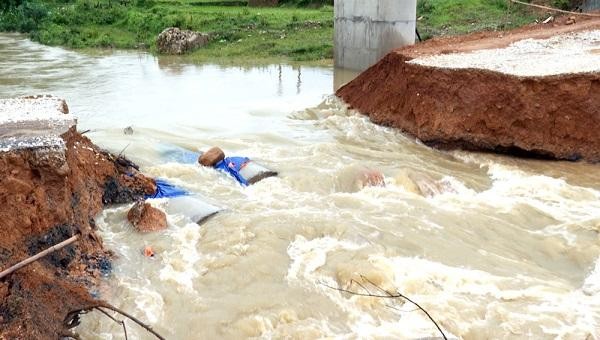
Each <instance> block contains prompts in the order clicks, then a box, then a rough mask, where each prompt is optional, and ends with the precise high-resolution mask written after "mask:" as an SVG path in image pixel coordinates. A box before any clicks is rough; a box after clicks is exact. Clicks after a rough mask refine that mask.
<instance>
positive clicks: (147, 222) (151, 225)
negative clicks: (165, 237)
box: [127, 201, 167, 232]
mask: <svg viewBox="0 0 600 340" xmlns="http://www.w3.org/2000/svg"><path fill="white" fill-rule="evenodd" d="M127 219H128V220H129V222H131V224H132V225H133V226H134V227H135V228H136V229H137V230H138V231H141V232H151V231H159V230H163V229H166V228H167V215H165V213H164V212H162V211H160V210H158V209H156V208H154V207H153V206H151V205H150V204H148V203H146V202H143V201H138V202H136V203H135V204H134V205H133V207H131V209H130V210H129V213H127Z"/></svg>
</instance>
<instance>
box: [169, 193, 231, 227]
mask: <svg viewBox="0 0 600 340" xmlns="http://www.w3.org/2000/svg"><path fill="white" fill-rule="evenodd" d="M164 209H165V212H166V213H167V214H169V215H183V216H185V217H187V218H189V219H190V220H192V221H193V222H196V223H197V224H202V223H204V222H206V221H207V220H208V219H209V218H211V217H213V216H214V215H216V214H218V213H219V211H221V208H219V207H217V206H214V205H212V204H210V203H207V202H206V201H204V199H203V198H202V197H201V196H197V195H186V196H178V197H173V198H169V199H167V201H166V203H164Z"/></svg>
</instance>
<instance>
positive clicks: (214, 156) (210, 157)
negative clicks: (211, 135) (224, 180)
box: [198, 147, 225, 166]
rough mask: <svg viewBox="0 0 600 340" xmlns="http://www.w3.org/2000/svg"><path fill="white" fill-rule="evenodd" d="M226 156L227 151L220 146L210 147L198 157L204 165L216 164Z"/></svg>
mask: <svg viewBox="0 0 600 340" xmlns="http://www.w3.org/2000/svg"><path fill="white" fill-rule="evenodd" d="M224 158H225V153H224V152H223V150H221V149H220V148H218V147H213V148H210V149H208V151H206V152H205V153H203V154H202V156H200V158H198V162H199V163H200V164H201V165H203V166H215V165H216V164H217V163H219V162H220V161H222V160H223V159H224Z"/></svg>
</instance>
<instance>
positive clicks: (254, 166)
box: [240, 161, 277, 184]
mask: <svg viewBox="0 0 600 340" xmlns="http://www.w3.org/2000/svg"><path fill="white" fill-rule="evenodd" d="M240 175H242V177H244V179H245V180H246V182H248V184H254V183H256V182H258V181H261V180H263V179H265V178H268V177H274V176H277V171H273V170H271V169H268V168H266V167H264V166H262V165H260V164H258V163H256V162H254V161H250V162H248V163H247V164H246V165H245V166H244V167H243V168H242V169H241V170H240Z"/></svg>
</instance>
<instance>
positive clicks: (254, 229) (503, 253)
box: [0, 34, 600, 339]
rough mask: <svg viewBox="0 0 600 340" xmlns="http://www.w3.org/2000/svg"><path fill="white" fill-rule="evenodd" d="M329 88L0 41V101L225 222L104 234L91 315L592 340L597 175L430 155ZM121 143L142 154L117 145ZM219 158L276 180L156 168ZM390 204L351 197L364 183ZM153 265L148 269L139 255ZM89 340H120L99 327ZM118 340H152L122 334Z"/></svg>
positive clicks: (403, 334)
mask: <svg viewBox="0 0 600 340" xmlns="http://www.w3.org/2000/svg"><path fill="white" fill-rule="evenodd" d="M333 83H334V70H333V68H331V67H311V66H307V65H293V66H290V65H267V66H253V65H242V66H218V65H189V64H184V63H181V61H179V60H178V59H177V58H164V59H163V58H161V59H157V58H155V57H154V56H152V55H149V54H146V53H136V52H119V51H114V52H104V53H100V54H99V53H97V52H96V53H78V52H72V51H67V50H64V49H60V48H54V47H47V46H41V45H39V44H36V43H33V42H31V41H29V40H27V39H25V38H24V37H23V36H19V35H11V34H2V35H0V97H2V98H5V97H12V96H21V95H30V94H39V93H51V94H55V95H57V96H60V97H63V98H65V99H66V100H67V102H68V103H69V106H70V109H71V112H73V113H75V115H76V116H77V117H78V120H79V130H80V131H84V130H88V129H89V130H90V131H89V132H87V136H89V137H90V138H91V139H92V140H93V141H94V142H95V143H96V144H98V145H100V146H102V147H105V148H107V149H109V150H112V151H113V152H116V153H118V152H121V151H122V150H124V151H123V152H124V154H125V155H127V156H128V157H130V158H131V159H133V160H134V161H136V162H137V163H138V164H139V165H140V166H141V170H142V171H143V172H145V173H146V174H148V175H151V176H158V177H162V178H166V179H167V180H169V181H171V182H173V183H175V184H177V185H180V186H182V187H184V188H186V189H188V190H190V191H193V192H197V193H199V194H201V195H203V196H204V197H206V198H207V200H209V202H210V203H213V204H217V205H219V206H221V207H224V208H226V210H225V211H223V212H222V213H220V214H218V215H217V216H215V217H214V218H212V219H210V220H209V221H208V222H207V223H205V224H203V225H201V226H198V225H196V224H194V223H191V222H190V221H189V220H186V219H185V218H184V217H183V216H177V215H172V216H168V222H169V227H168V229H167V230H166V231H164V232H158V233H151V234H140V233H137V232H136V231H134V229H133V228H132V227H131V226H130V225H129V224H128V222H127V221H126V214H127V211H128V208H129V206H117V207H113V208H110V209H106V210H105V211H104V212H102V213H101V214H99V216H97V224H98V226H99V229H100V232H101V235H102V237H103V238H104V242H105V245H106V246H107V247H108V248H109V249H111V250H113V251H114V253H115V254H116V255H117V257H116V259H115V261H114V263H113V267H114V271H113V273H112V274H111V275H110V276H108V277H107V278H106V279H105V280H104V282H103V284H102V286H101V287H100V288H99V290H98V291H97V292H94V293H95V294H97V295H98V296H100V297H101V298H103V299H106V300H107V301H109V302H111V303H112V304H114V305H115V306H117V307H120V308H122V309H124V310H126V311H129V312H131V313H132V314H134V315H136V316H138V317H139V318H141V319H143V320H146V321H148V322H149V323H150V324H151V325H152V326H153V327H154V328H155V329H156V330H157V331H158V332H159V333H161V334H163V335H164V336H165V337H167V338H168V339H240V338H253V337H256V338H266V339H269V338H277V339H278V338H286V339H288V338H289V339H315V338H341V339H398V338H400V339H416V338H426V337H437V336H440V335H439V333H438V332H437V330H436V328H435V326H434V325H433V324H432V323H431V322H430V321H429V320H428V319H427V317H426V316H425V315H424V314H423V313H421V312H419V311H417V310H415V307H414V306H412V305H410V304H409V303H406V302H405V301H402V300H400V299H378V298H370V297H360V296H352V295H349V294H345V293H341V292H339V291H337V290H334V289H331V288H329V287H327V286H334V287H342V288H346V289H349V290H352V291H356V292H361V293H366V292H367V291H369V292H371V293H374V294H383V292H382V291H381V290H378V288H377V287H374V285H376V286H378V287H379V288H381V289H386V290H390V291H399V292H401V293H403V294H405V295H407V296H409V297H410V298H412V299H413V300H415V301H416V302H418V303H420V304H421V305H422V306H423V307H424V308H425V309H427V310H428V311H429V313H430V314H431V315H432V317H433V318H434V319H435V320H436V321H437V322H438V323H439V324H440V326H442V328H443V329H444V331H445V332H446V334H447V335H448V336H449V337H451V338H462V339H504V338H505V339H546V338H547V339H554V338H561V339H600V261H599V260H598V258H599V256H600V238H599V234H598V232H599V230H600V172H599V171H598V169H599V168H598V166H596V165H589V164H585V163H568V162H550V161H537V160H524V159H515V158H510V157H504V156H496V155H490V154H479V153H471V152H462V151H455V152H450V153H447V152H441V151H437V150H433V149H430V148H428V147H425V146H423V145H421V144H419V143H418V142H416V141H415V140H414V138H410V137H407V136H405V135H403V134H401V133H399V132H398V131H396V130H394V129H390V128H385V127H380V126H377V125H374V124H372V123H371V122H370V121H369V120H368V119H366V118H365V117H364V116H361V115H359V114H357V113H355V112H352V111H349V110H348V109H347V108H346V107H345V106H344V105H343V103H341V102H339V101H338V100H337V99H336V98H335V97H332V96H331V94H332V92H333ZM128 126H131V127H132V129H133V134H131V135H126V134H124V130H123V129H124V128H126V127H128ZM164 144H172V145H178V146H181V147H185V148H189V149H192V150H205V149H207V148H208V147H210V146H214V145H217V146H220V147H221V148H223V149H224V150H225V151H226V152H227V153H228V154H231V155H244V156H249V157H251V158H253V159H255V160H257V161H259V162H260V163H262V164H264V165H266V166H268V167H270V168H273V169H276V170H277V171H279V173H280V176H279V177H277V178H269V179H266V180H264V181H261V182H259V183H258V184H256V185H254V186H250V187H246V188H244V187H242V186H240V185H238V184H236V182H234V181H233V180H232V179H231V178H229V177H227V176H225V175H224V174H222V173H219V172H217V171H215V170H212V169H207V168H201V167H199V166H195V165H187V164H177V163H172V162H167V161H166V160H164V159H163V158H161V154H160V152H157V148H158V147H159V146H160V145H164ZM364 168H370V169H377V170H380V171H382V172H383V173H384V174H385V184H386V185H385V187H366V188H360V186H358V185H357V183H356V178H357V176H358V175H359V174H360V172H361V171H362V170H361V169H364ZM146 245H151V246H152V247H154V249H155V251H156V253H157V256H156V257H155V258H146V257H144V256H143V255H142V254H141V249H142V248H143V247H144V246H146ZM77 331H78V332H79V333H80V334H81V335H82V336H83V338H84V339H123V332H122V328H121V326H119V325H117V324H115V323H114V322H112V321H111V320H110V319H108V318H106V317H104V316H103V315H101V314H97V313H92V314H88V315H87V316H85V317H84V319H83V322H82V324H81V325H80V326H79V327H78V329H77ZM128 333H129V339H152V337H151V336H150V335H149V334H148V333H147V332H146V331H144V330H143V329H141V328H139V327H136V326H135V325H133V324H132V323H128Z"/></svg>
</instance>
